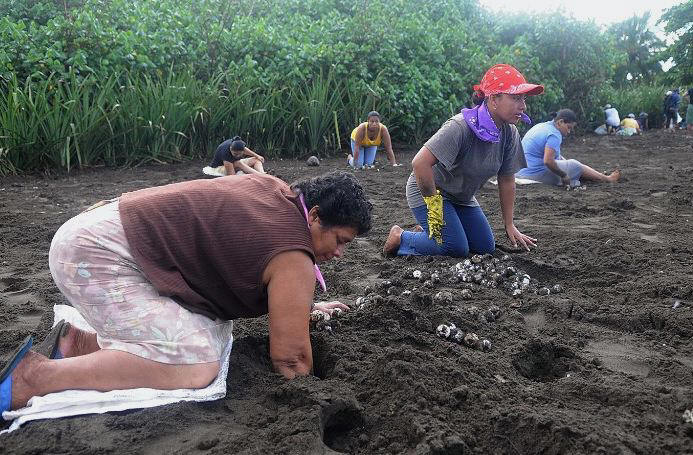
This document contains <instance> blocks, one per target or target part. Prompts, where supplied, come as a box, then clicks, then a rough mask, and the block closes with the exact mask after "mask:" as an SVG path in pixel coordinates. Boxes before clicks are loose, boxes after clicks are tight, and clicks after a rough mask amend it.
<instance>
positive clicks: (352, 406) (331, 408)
mask: <svg viewBox="0 0 693 455" xmlns="http://www.w3.org/2000/svg"><path fill="white" fill-rule="evenodd" d="M363 424H364V418H363V413H362V410H361V407H360V406H359V405H358V403H356V402H355V401H346V400H342V399H337V400H334V401H332V402H330V403H327V404H323V405H322V414H321V416H320V425H321V428H322V440H323V442H324V443H325V445H326V446H327V447H329V448H330V449H332V450H336V451H338V452H344V453H353V451H354V449H356V448H357V447H358V446H359V444H360V443H359V436H360V435H361V433H362V432H361V431H360V428H361V427H362V426H363Z"/></svg>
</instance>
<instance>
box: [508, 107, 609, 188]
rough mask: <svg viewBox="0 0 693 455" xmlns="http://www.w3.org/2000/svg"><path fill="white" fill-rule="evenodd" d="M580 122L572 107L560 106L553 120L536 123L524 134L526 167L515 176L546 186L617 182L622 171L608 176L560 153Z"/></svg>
mask: <svg viewBox="0 0 693 455" xmlns="http://www.w3.org/2000/svg"><path fill="white" fill-rule="evenodd" d="M576 125H577V116H576V115H575V112H573V111H571V110H570V109H561V110H560V111H558V112H556V113H555V114H554V116H553V120H549V121H548V122H543V123H537V124H536V125H534V126H533V127H532V128H530V129H529V131H527V133H525V137H524V138H523V139H522V148H523V149H524V153H525V160H526V161H527V167H526V168H524V169H520V171H518V172H517V173H516V174H515V176H516V177H521V178H524V179H529V180H536V181H537V182H541V183H546V184H547V185H569V186H579V185H580V180H581V179H583V180H593V181H597V182H617V181H618V180H619V179H620V178H621V171H619V170H616V171H614V172H612V173H611V174H609V175H604V174H602V173H601V172H598V171H595V170H594V169H592V168H591V167H589V166H587V165H585V164H582V163H581V162H579V161H578V160H567V159H565V158H564V157H563V156H561V142H563V137H564V136H568V135H569V134H570V132H571V131H573V129H574V128H575V126H576Z"/></svg>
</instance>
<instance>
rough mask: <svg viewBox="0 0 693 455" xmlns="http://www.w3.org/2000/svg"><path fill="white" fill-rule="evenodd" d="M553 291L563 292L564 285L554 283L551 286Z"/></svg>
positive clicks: (555, 292) (556, 292)
mask: <svg viewBox="0 0 693 455" xmlns="http://www.w3.org/2000/svg"><path fill="white" fill-rule="evenodd" d="M551 292H553V293H554V294H560V293H561V292H563V286H561V285H560V284H554V285H553V287H552V288H551Z"/></svg>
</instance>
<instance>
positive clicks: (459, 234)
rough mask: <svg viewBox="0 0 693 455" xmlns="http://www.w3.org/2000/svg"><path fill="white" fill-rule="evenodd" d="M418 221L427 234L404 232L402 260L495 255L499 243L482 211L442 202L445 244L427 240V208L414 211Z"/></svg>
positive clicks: (422, 207)
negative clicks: (415, 257) (432, 256)
mask: <svg viewBox="0 0 693 455" xmlns="http://www.w3.org/2000/svg"><path fill="white" fill-rule="evenodd" d="M411 211H412V212H413V213H414V217H415V218H416V221H418V222H419V224H420V225H421V227H423V228H424V232H409V231H404V232H402V237H401V241H400V244H399V250H398V251H397V254H398V255H400V256H409V255H418V256H428V255H438V256H469V253H477V254H484V253H493V251H494V250H495V249H496V242H495V239H494V238H493V231H491V226H490V225H489V224H488V220H487V219H486V215H484V211H483V210H481V207H478V206H477V207H467V206H464V205H455V204H453V203H452V202H449V201H446V200H443V221H444V222H445V225H444V226H443V229H442V232H441V233H442V235H443V243H441V244H438V243H437V242H436V241H435V239H430V238H428V209H427V208H426V206H425V205H422V206H421V207H415V208H413V209H411Z"/></svg>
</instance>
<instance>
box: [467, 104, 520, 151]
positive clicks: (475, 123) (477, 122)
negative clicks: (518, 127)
mask: <svg viewBox="0 0 693 455" xmlns="http://www.w3.org/2000/svg"><path fill="white" fill-rule="evenodd" d="M462 116H463V117H464V121H465V122H467V125H468V126H469V129H471V130H472V131H473V132H474V134H475V135H476V137H478V138H479V139H481V140H482V141H485V142H493V143H498V142H500V130H499V129H498V127H497V126H496V123H495V122H494V121H493V119H492V118H491V114H489V112H488V108H487V107H486V102H483V103H481V104H480V105H477V106H476V107H473V108H471V109H462ZM520 119H521V120H522V121H523V122H524V123H526V124H528V125H531V124H532V120H531V119H530V118H529V116H527V114H525V113H524V112H523V113H521V114H520Z"/></svg>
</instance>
